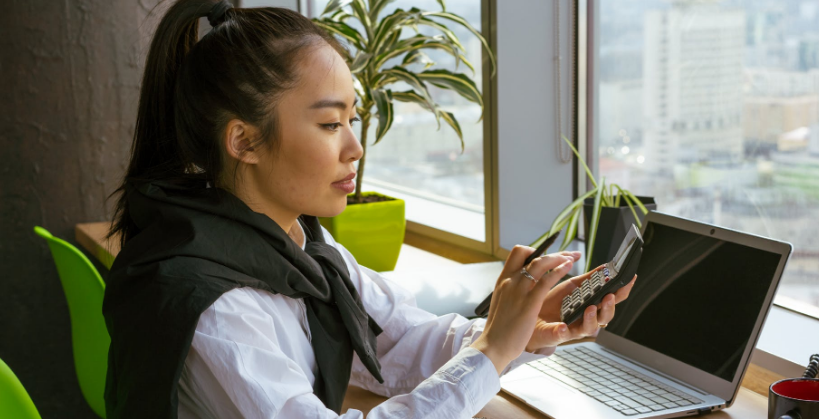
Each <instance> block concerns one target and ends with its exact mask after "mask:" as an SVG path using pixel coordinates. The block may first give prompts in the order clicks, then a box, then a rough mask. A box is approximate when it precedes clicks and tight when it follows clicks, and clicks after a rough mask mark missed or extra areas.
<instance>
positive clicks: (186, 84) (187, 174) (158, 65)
mask: <svg viewBox="0 0 819 419" xmlns="http://www.w3.org/2000/svg"><path fill="white" fill-rule="evenodd" d="M226 6H229V5H226V4H225V2H219V1H215V0H178V1H176V2H175V3H174V4H173V5H172V6H171V7H170V9H169V10H168V12H167V13H166V14H165V16H163V17H162V20H161V21H160V23H159V26H158V27H157V30H156V33H155V34H154V37H153V40H152V41H151V47H150V50H149V51H148V57H147V60H146V64H145V73H144V75H143V78H142V88H141V91H140V96H139V110H138V113H137V119H136V129H135V131H134V142H133V144H132V146H131V160H130V162H129V164H128V170H127V172H126V174H125V176H124V179H123V181H122V184H121V185H120V187H119V188H118V189H117V190H116V191H114V193H112V194H111V196H110V197H113V196H114V195H115V194H117V193H120V197H119V200H118V201H117V204H116V208H115V212H114V220H113V223H112V227H111V231H110V232H109V233H108V238H111V237H112V236H113V235H115V234H116V233H118V232H119V233H120V234H121V237H120V244H121V245H124V244H125V242H127V241H128V240H129V239H130V238H131V237H132V236H133V235H135V234H136V233H137V232H138V231H137V227H136V225H135V224H134V223H133V221H132V220H131V217H130V215H129V211H128V190H127V189H126V184H128V183H129V182H131V181H138V182H145V181H148V182H150V181H156V180H163V181H168V182H172V183H174V184H181V185H194V184H198V185H204V184H205V182H210V184H211V185H216V181H217V179H218V178H219V176H220V175H221V174H222V172H223V167H222V166H223V156H222V154H223V153H222V151H221V147H220V141H219V138H220V137H221V136H222V135H223V133H224V130H225V126H226V124H227V123H228V122H229V121H230V120H231V119H234V118H236V119H240V120H242V121H244V122H246V123H248V124H251V125H253V126H255V127H256V128H258V129H259V132H260V133H261V135H260V136H259V138H257V139H254V144H253V145H252V146H258V145H264V146H269V147H273V149H274V150H275V149H276V148H277V145H278V140H277V138H276V137H277V136H276V133H277V120H276V105H277V103H278V101H279V99H280V98H281V95H282V93H284V92H285V91H286V90H287V89H289V88H291V87H293V86H294V84H295V82H296V81H297V77H296V74H294V70H295V67H296V63H297V62H298V59H299V58H300V57H301V56H302V55H303V53H304V52H305V51H306V49H307V47H309V46H315V45H320V44H322V43H327V44H329V45H330V46H332V47H333V48H335V49H336V50H337V51H339V52H340V53H342V55H343V54H344V53H345V52H344V49H343V47H342V46H341V45H340V44H339V42H338V41H337V40H336V39H335V38H333V37H332V36H330V35H328V34H327V33H326V32H325V31H324V30H322V29H321V28H319V27H318V26H316V25H314V24H313V22H311V21H310V19H308V18H306V17H304V16H302V15H301V14H299V13H298V12H294V11H291V10H287V9H280V8H253V9H239V8H228V7H226ZM225 9H226V11H225ZM211 11H213V12H214V13H215V14H218V15H220V16H221V18H220V17H219V16H217V19H216V20H215V21H214V13H211ZM222 13H223V15H222ZM209 14H210V16H209V19H210V20H211V21H214V23H216V26H215V27H214V28H213V29H212V30H211V31H210V32H208V33H207V34H205V35H204V36H203V37H202V39H201V40H199V41H198V42H197V35H198V31H199V18H201V17H205V16H208V15H209ZM237 167H238V162H237ZM234 182H235V179H234ZM110 197H109V198H110Z"/></svg>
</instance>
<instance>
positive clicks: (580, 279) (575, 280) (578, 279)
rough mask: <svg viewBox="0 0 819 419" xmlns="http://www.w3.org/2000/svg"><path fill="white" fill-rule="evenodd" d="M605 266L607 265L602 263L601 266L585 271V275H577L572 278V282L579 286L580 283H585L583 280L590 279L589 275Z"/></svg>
mask: <svg viewBox="0 0 819 419" xmlns="http://www.w3.org/2000/svg"><path fill="white" fill-rule="evenodd" d="M603 266H605V265H600V266H598V267H596V268H594V269H592V270H590V271H588V272H586V273H584V274H583V275H580V276H576V277H574V278H572V279H570V281H572V283H574V285H575V286H578V287H579V286H580V284H582V283H583V281H585V280H587V279H589V277H591V276H592V274H593V273H595V272H597V271H599V270H600V269H602V268H603Z"/></svg>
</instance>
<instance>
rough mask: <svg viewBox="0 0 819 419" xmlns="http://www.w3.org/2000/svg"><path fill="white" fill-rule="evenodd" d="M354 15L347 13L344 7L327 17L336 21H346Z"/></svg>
mask: <svg viewBox="0 0 819 419" xmlns="http://www.w3.org/2000/svg"><path fill="white" fill-rule="evenodd" d="M352 16H353V15H351V14H349V13H347V11H346V10H344V9H338V10H336V11H335V12H333V13H332V14H331V15H330V16H329V17H325V19H329V20H332V21H335V22H344V21H345V20H347V19H349V18H350V17H352Z"/></svg>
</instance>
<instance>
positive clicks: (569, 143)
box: [563, 135, 597, 188]
mask: <svg viewBox="0 0 819 419" xmlns="http://www.w3.org/2000/svg"><path fill="white" fill-rule="evenodd" d="M563 141H565V142H566V144H568V145H569V147H571V148H572V151H573V152H574V155H575V157H577V160H580V164H582V165H583V168H584V169H586V175H588V176H589V179H590V180H591V183H592V185H593V186H594V187H595V188H596V187H597V181H596V180H595V179H594V175H593V174H592V172H591V169H589V166H588V165H587V164H586V161H585V160H583V157H580V152H579V151H577V149H576V148H574V144H572V142H571V141H569V139H568V138H566V136H565V135H564V136H563Z"/></svg>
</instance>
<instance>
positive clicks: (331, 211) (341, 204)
mask: <svg viewBox="0 0 819 419" xmlns="http://www.w3.org/2000/svg"><path fill="white" fill-rule="evenodd" d="M346 208H347V197H346V196H345V197H344V198H343V200H339V201H338V202H334V203H333V205H332V206H328V207H325V208H323V209H322V211H319V212H318V214H316V216H317V217H335V216H336V215H339V214H341V213H342V212H344V210H345V209H346Z"/></svg>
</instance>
